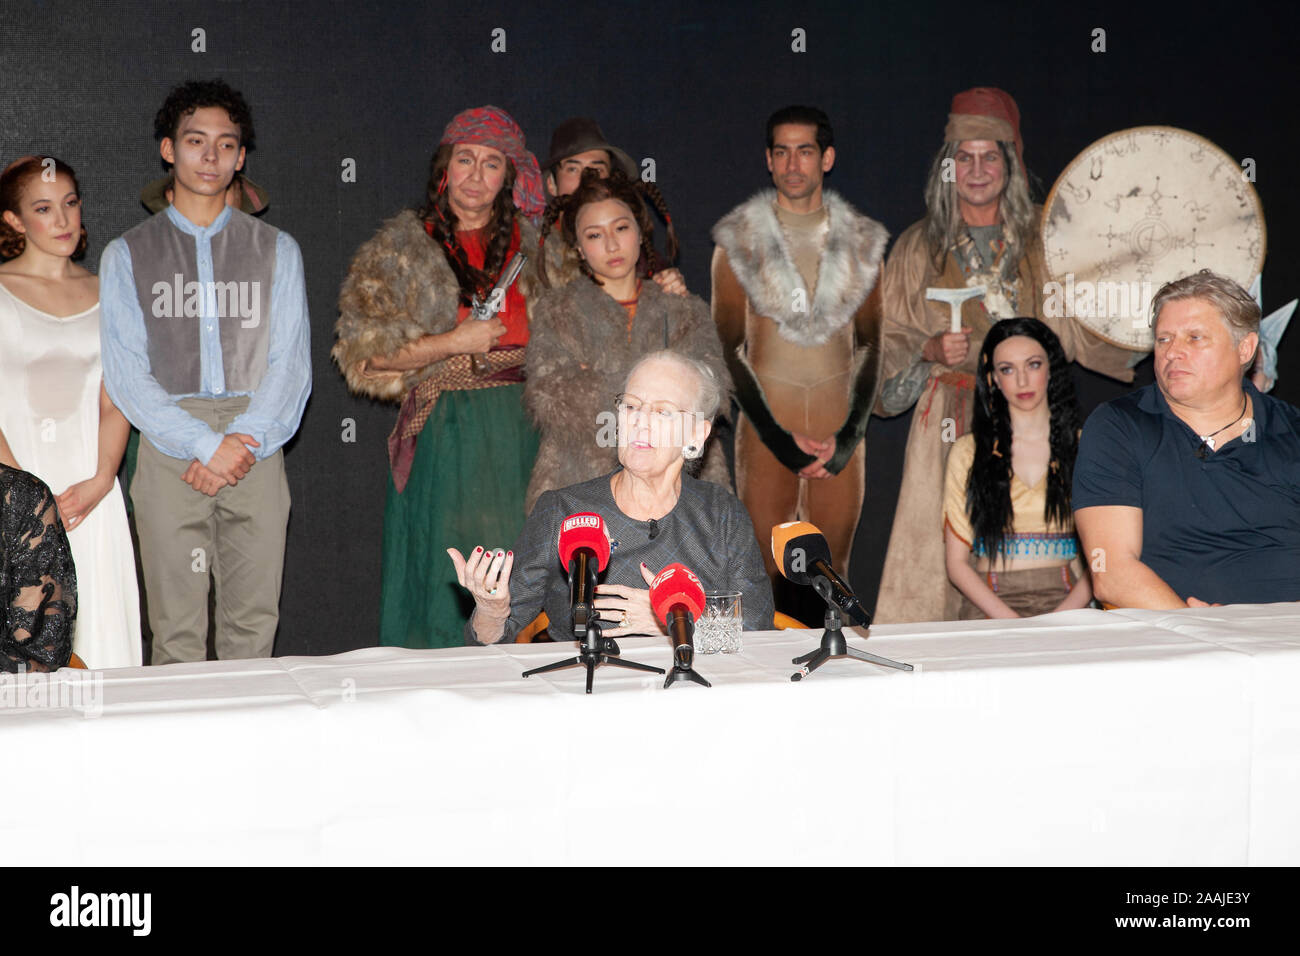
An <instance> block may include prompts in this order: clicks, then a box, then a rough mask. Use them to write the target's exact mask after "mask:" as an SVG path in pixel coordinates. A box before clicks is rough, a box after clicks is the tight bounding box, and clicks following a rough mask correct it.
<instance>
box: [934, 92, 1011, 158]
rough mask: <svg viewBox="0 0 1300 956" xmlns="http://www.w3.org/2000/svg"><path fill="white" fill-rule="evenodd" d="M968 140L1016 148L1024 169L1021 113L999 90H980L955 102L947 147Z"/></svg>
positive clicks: (946, 132)
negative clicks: (995, 141)
mask: <svg viewBox="0 0 1300 956" xmlns="http://www.w3.org/2000/svg"><path fill="white" fill-rule="evenodd" d="M967 139H993V140H1001V141H1003V142H1007V141H1010V142H1014V143H1015V144H1016V158H1017V159H1019V160H1020V166H1021V168H1022V169H1023V168H1024V165H1025V144H1024V143H1023V142H1021V139H1020V109H1019V107H1017V106H1016V101H1015V100H1013V99H1012V98H1011V94H1010V93H1007V92H1006V91H1005V90H999V89H998V88H997V87H995V86H977V87H975V88H974V89H970V90H966V91H964V92H962V93H958V94H957V95H956V96H954V97H953V98H952V107H951V108H950V110H949V113H948V125H947V126H946V127H945V128H944V131H943V141H944V142H945V143H960V142H961V141H962V140H967Z"/></svg>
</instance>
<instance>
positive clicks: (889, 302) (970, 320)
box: [876, 87, 1133, 624]
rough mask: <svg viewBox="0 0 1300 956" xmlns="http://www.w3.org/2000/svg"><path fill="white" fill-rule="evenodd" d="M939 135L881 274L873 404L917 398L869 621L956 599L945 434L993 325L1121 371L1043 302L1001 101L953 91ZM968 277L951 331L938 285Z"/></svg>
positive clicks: (910, 617)
mask: <svg viewBox="0 0 1300 956" xmlns="http://www.w3.org/2000/svg"><path fill="white" fill-rule="evenodd" d="M943 138H944V143H943V147H942V148H941V149H940V150H939V152H938V154H937V155H936V156H935V158H934V162H933V164H932V165H931V167H930V177H929V179H928V180H927V182H926V187H925V205H926V217H925V218H924V219H922V220H921V221H920V222H917V223H913V224H912V225H911V226H910V227H909V228H908V229H907V230H906V231H905V232H903V234H902V235H901V236H899V237H898V241H897V242H896V243H895V244H894V248H893V250H892V251H891V252H890V254H889V261H888V262H887V263H886V265H885V275H884V279H883V281H882V289H883V292H884V316H885V320H884V337H883V347H884V357H883V363H882V365H883V367H882V370H881V382H882V384H881V391H880V402H879V405H878V406H877V411H878V412H879V413H880V414H883V415H898V414H900V413H902V412H905V411H907V409H908V408H910V407H911V406H912V405H913V404H914V403H916V404H917V406H918V407H917V410H916V413H915V414H914V415H913V417H912V427H911V431H910V432H909V433H908V438H907V454H906V458H905V460H904V465H903V481H902V486H901V488H900V490H899V496H898V507H897V508H896V510H895V512H894V526H893V532H892V534H891V535H890V539H889V553H888V554H887V555H886V558H885V569H884V573H883V575H882V576H881V581H880V593H879V596H878V598H877V603H876V621H877V622H878V623H881V624H885V623H894V622H902V621H944V620H952V619H953V618H955V617H956V616H957V610H958V607H959V605H960V595H959V594H958V592H957V590H956V589H955V588H953V587H952V585H951V584H949V582H948V576H947V572H946V570H945V567H944V547H943V533H942V524H941V523H942V520H943V481H944V474H945V472H946V468H947V463H948V452H949V451H950V450H951V449H952V443H953V442H955V441H956V440H957V438H958V437H960V436H961V435H964V434H965V433H966V432H967V431H969V430H970V420H971V401H972V399H973V397H974V387H975V377H974V372H975V367H976V364H977V362H978V359H979V352H980V347H981V346H982V345H983V343H984V336H985V334H986V333H987V332H988V330H989V329H990V328H991V327H992V326H993V323H994V322H996V321H997V320H998V319H1003V318H1011V317H1013V316H1035V317H1037V318H1039V319H1042V321H1043V322H1045V323H1047V325H1049V326H1050V327H1051V328H1052V331H1054V332H1055V333H1056V335H1057V336H1058V337H1059V338H1060V340H1061V345H1062V346H1063V347H1064V349H1065V354H1066V355H1067V356H1068V357H1069V358H1070V359H1072V360H1076V361H1078V362H1079V363H1080V364H1081V365H1085V366H1087V367H1088V368H1091V369H1092V370H1094V371H1096V372H1100V373H1102V374H1103V375H1109V376H1111V377H1113V378H1118V379H1121V380H1123V381H1132V379H1133V370H1132V369H1131V368H1129V367H1128V362H1129V359H1130V357H1131V355H1132V353H1131V352H1128V351H1126V350H1124V349H1120V348H1118V347H1116V346H1112V345H1109V344H1107V343H1106V342H1103V341H1102V340H1101V339H1099V338H1097V337H1096V336H1095V335H1093V334H1092V333H1091V332H1089V331H1087V330H1086V329H1085V328H1084V327H1083V326H1082V325H1079V324H1078V323H1076V322H1075V321H1074V320H1073V319H1071V318H1053V317H1051V316H1049V315H1047V314H1045V312H1044V309H1043V307H1042V304H1043V283H1044V282H1045V281H1046V279H1047V269H1046V266H1045V263H1044V261H1043V251H1042V243H1041V242H1040V241H1039V232H1038V230H1039V223H1040V221H1041V219H1042V207H1040V206H1038V205H1036V204H1035V203H1034V202H1033V200H1032V199H1031V198H1030V195H1029V181H1028V177H1027V174H1026V170H1025V164H1024V159H1023V157H1024V145H1023V143H1022V142H1021V138H1020V111H1019V109H1018V108H1017V107H1016V102H1015V100H1013V99H1012V98H1011V97H1010V96H1009V95H1008V94H1007V93H1005V92H1004V91H1002V90H999V89H994V88H992V87H976V88H975V89H971V90H966V91H965V92H963V93H958V94H957V95H956V96H955V97H953V101H952V107H951V111H950V113H949V114H948V125H947V127H946V128H945V129H944V137H943ZM975 286H979V287H981V288H982V290H983V291H982V294H980V295H975V296H973V297H971V298H967V299H965V301H964V302H962V303H961V305H960V309H961V330H960V331H959V332H953V331H952V330H951V326H952V307H951V306H950V305H949V303H948V301H946V300H945V299H944V298H943V295H944V293H945V292H946V291H949V290H966V289H969V288H971V287H975Z"/></svg>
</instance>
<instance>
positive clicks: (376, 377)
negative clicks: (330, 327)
mask: <svg viewBox="0 0 1300 956" xmlns="http://www.w3.org/2000/svg"><path fill="white" fill-rule="evenodd" d="M515 222H516V223H518V225H519V230H520V248H521V249H523V250H525V253H526V254H527V253H529V252H531V254H530V255H529V262H528V265H527V267H525V269H524V271H523V272H522V273H521V274H520V276H519V278H518V280H516V281H517V282H518V283H519V290H520V292H522V293H523V295H524V300H525V302H526V303H527V304H528V309H529V313H530V314H531V312H532V304H533V300H534V298H535V297H536V295H537V293H538V292H539V291H540V289H539V283H538V281H537V265H538V264H537V259H538V255H537V230H536V229H534V228H533V226H532V225H531V224H530V223H529V222H528V221H527V220H526V219H524V217H523V216H522V215H517V216H516V217H515ZM458 314H459V288H458V287H457V285H456V277H455V275H454V274H453V273H452V271H451V266H449V265H448V264H447V258H446V256H445V255H444V254H443V252H442V250H441V249H439V248H438V247H437V245H435V244H434V242H433V240H432V239H430V238H429V234H428V233H427V232H425V229H424V223H423V222H421V220H420V218H419V217H418V216H417V215H416V214H415V213H414V212H413V211H412V210H409V209H407V210H403V211H402V212H400V213H398V214H397V215H396V216H394V217H393V218H391V219H389V220H388V221H387V222H385V223H384V224H383V225H382V226H381V227H380V228H379V231H378V232H377V233H375V235H374V237H373V238H371V239H369V240H367V241H366V242H365V243H363V244H362V246H361V248H359V249H358V250H357V253H356V255H355V256H353V257H352V264H351V266H349V267H348V274H347V278H345V279H344V280H343V286H342V288H341V289H340V290H339V318H338V322H337V323H336V324H335V326H334V334H335V342H334V348H333V349H331V351H330V355H331V357H332V358H333V359H334V361H335V363H337V365H338V367H339V369H340V370H342V372H343V375H344V377H345V378H346V379H347V383H348V388H349V389H350V390H351V391H352V392H354V393H356V394H358V395H369V396H370V397H371V398H376V399H380V400H382V401H390V402H400V401H401V400H402V398H403V397H404V396H405V395H406V393H407V392H408V391H409V390H410V389H411V388H412V387H413V386H415V385H417V384H419V383H420V382H421V381H423V380H424V379H426V378H428V377H429V376H430V375H432V374H433V373H434V372H435V371H436V370H437V367H438V365H439V364H440V363H434V364H433V365H429V366H426V367H425V368H422V369H412V370H411V371H407V372H366V373H363V372H362V371H361V363H362V362H364V361H366V360H368V359H372V358H376V357H378V356H383V355H392V354H393V353H394V352H396V351H398V350H399V349H401V348H402V347H403V346H404V345H406V344H407V343H409V342H413V341H414V340H416V339H418V338H420V337H421V336H423V335H430V334H437V333H440V332H450V331H451V330H452V329H454V328H455V327H456V317H457V315H458Z"/></svg>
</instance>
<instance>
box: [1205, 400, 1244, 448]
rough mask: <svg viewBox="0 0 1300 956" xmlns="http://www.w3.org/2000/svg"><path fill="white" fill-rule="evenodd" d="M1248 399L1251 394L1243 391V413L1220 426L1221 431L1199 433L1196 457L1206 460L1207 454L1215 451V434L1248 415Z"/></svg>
mask: <svg viewBox="0 0 1300 956" xmlns="http://www.w3.org/2000/svg"><path fill="white" fill-rule="evenodd" d="M1248 401H1250V396H1248V395H1247V394H1246V393H1245V392H1242V393H1241V414H1240V415H1238V416H1237V417H1236V418H1234V419H1233V420H1232V421H1230V422H1228V424H1226V425H1224V426H1223V427H1222V428H1220V429H1219V431H1215V432H1210V433H1209V434H1208V435H1198V436H1197V437H1198V438H1200V439H1201V443H1200V444H1199V445H1197V446H1196V457H1197V458H1199V459H1200V460H1201V461H1205V456H1206V455H1207V454H1208V453H1209V452H1212V451H1214V436H1215V435H1217V434H1219V432H1222V431H1227V430H1228V429H1229V428H1231V427H1232V426H1233V425H1235V424H1237V422H1239V421H1241V420H1242V418H1244V417H1245V415H1246V403H1247V402H1248Z"/></svg>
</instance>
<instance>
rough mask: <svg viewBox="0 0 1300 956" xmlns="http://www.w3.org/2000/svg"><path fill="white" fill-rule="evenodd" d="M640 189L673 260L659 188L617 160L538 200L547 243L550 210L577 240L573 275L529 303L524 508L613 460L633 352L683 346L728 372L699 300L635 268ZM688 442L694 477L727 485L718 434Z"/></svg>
mask: <svg viewBox="0 0 1300 956" xmlns="http://www.w3.org/2000/svg"><path fill="white" fill-rule="evenodd" d="M643 193H644V195H645V196H646V197H647V198H648V199H649V200H650V201H651V202H653V203H654V204H655V205H656V207H657V208H658V209H659V210H660V212H661V213H662V214H663V216H664V221H665V222H667V223H668V258H669V260H671V259H672V258H673V257H674V256H675V255H676V253H677V236H676V233H675V232H674V230H673V225H672V220H671V218H669V217H668V215H667V212H666V210H665V209H664V206H663V197H662V195H661V194H660V193H659V190H658V189H657V188H656V187H654V186H653V185H652V184H647V183H641V182H634V181H630V180H629V179H628V178H627V177H626V176H624V175H623V173H622V172H621V171H620V170H614V171H612V172H611V173H610V175H609V177H608V178H606V179H601V178H600V176H599V174H598V172H597V171H596V170H589V171H584V173H583V178H582V183H581V185H580V186H579V187H578V189H577V191H575V192H574V193H572V194H571V195H569V196H566V197H564V198H563V199H561V200H560V201H559V202H558V203H553V204H552V206H551V208H550V209H549V210H548V212H547V217H546V221H545V222H544V224H543V227H542V236H543V241H544V247H545V246H550V245H551V244H552V243H555V242H558V241H559V238H560V237H556V236H552V237H551V238H550V241H549V242H547V241H546V236H547V233H548V232H550V230H551V227H552V226H553V225H554V223H555V221H556V220H557V219H558V220H559V223H560V234H561V236H562V237H563V241H564V242H565V243H566V244H567V245H568V246H570V247H572V248H574V249H576V250H577V253H578V256H579V268H580V269H581V271H582V276H581V277H579V278H577V279H575V280H574V281H572V282H569V283H568V284H567V285H564V286H563V287H561V288H554V289H551V290H550V291H549V292H546V293H545V294H543V295H542V296H541V298H540V299H539V300H538V302H537V307H536V308H535V309H534V310H533V320H532V326H531V339H530V341H529V346H528V376H527V383H526V384H525V386H524V404H525V406H526V407H527V409H528V412H529V414H530V415H531V416H532V420H533V422H534V423H535V424H536V425H537V428H538V429H539V430H540V431H541V433H542V440H541V446H540V448H539V449H538V452H537V463H536V464H535V465H534V467H533V475H532V480H531V481H530V482H529V483H528V495H527V503H526V508H527V510H528V511H532V507H533V503H534V502H536V501H537V499H538V497H539V496H541V494H542V492H544V491H551V490H553V489H556V488H564V487H567V486H568V485H572V484H577V483H578V482H581V481H587V480H589V479H591V478H595V477H596V476H597V475H604V474H608V473H609V472H610V471H611V470H613V469H614V468H616V467H618V448H617V436H616V433H615V430H614V428H613V423H614V397H615V395H616V394H617V392H618V390H619V389H620V388H621V387H622V385H623V382H624V381H625V380H626V379H627V374H628V372H629V371H630V370H631V368H632V366H633V365H635V364H636V362H637V360H638V359H640V358H641V357H642V356H644V355H647V354H649V353H651V352H657V351H660V350H661V349H674V350H676V351H679V352H685V353H686V354H688V355H691V356H693V357H695V358H697V359H699V360H701V361H703V362H704V363H706V364H707V365H708V366H709V367H710V368H711V369H713V371H714V373H715V374H716V375H717V376H718V381H720V382H722V383H724V387H727V385H726V383H729V382H730V379H729V378H728V376H727V370H726V365H725V363H724V362H723V360H722V346H721V344H720V343H719V342H718V335H717V332H716V331H715V327H714V325H713V319H712V317H711V315H710V312H709V307H708V305H707V304H706V303H705V302H704V301H703V300H702V299H701V298H700V297H699V296H696V295H685V296H681V295H673V294H670V293H667V292H664V291H663V290H662V289H661V288H660V287H659V286H658V284H656V283H655V282H653V281H650V280H648V279H646V280H642V279H641V278H639V277H638V270H637V263H638V262H639V261H642V260H644V261H645V262H646V263H647V264H649V265H650V266H651V267H652V268H653V266H654V265H657V255H656V253H655V251H654V246H653V242H652V229H653V224H652V222H651V220H650V213H649V210H648V209H647V208H646V205H645V202H644V201H643V199H642V194H643ZM724 407H725V403H724ZM686 454H687V455H688V456H693V457H694V458H695V460H696V462H697V463H700V462H702V464H703V467H702V468H701V469H700V477H702V478H704V479H706V480H709V481H714V482H717V483H718V484H720V485H722V486H723V487H726V488H728V489H730V488H731V479H730V476H729V474H728V471H727V462H726V456H725V453H724V452H723V449H722V447H721V446H720V445H719V444H718V443H717V442H710V443H707V444H706V446H705V448H703V449H698V448H697V449H693V450H690V449H688V450H687V451H686Z"/></svg>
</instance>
